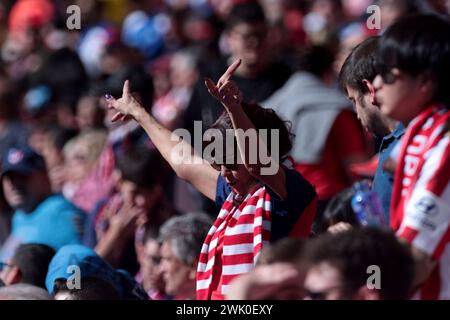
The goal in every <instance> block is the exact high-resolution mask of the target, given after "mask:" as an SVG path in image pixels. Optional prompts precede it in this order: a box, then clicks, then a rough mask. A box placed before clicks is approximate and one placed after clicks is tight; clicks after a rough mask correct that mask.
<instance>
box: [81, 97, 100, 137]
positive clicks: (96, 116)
mask: <svg viewBox="0 0 450 320" xmlns="http://www.w3.org/2000/svg"><path fill="white" fill-rule="evenodd" d="M97 101H98V99H97V98H96V97H94V96H85V97H82V98H81V99H80V101H79V102H78V105H77V115H76V119H77V125H78V128H79V129H80V130H86V129H90V128H94V127H98V126H99V125H100V124H101V123H102V120H103V114H102V112H100V111H101V109H100V108H98V107H97Z"/></svg>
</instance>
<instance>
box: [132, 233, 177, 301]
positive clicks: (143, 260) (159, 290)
mask: <svg viewBox="0 0 450 320" xmlns="http://www.w3.org/2000/svg"><path fill="white" fill-rule="evenodd" d="M136 252H137V254H138V259H139V264H140V267H141V268H140V271H139V273H138V274H137V275H136V281H138V282H139V283H140V284H141V285H142V286H143V287H144V289H145V291H147V293H148V296H149V297H150V299H152V300H171V299H172V298H173V297H172V296H170V295H167V294H166V293H165V292H166V291H165V289H166V288H165V287H166V284H165V281H164V278H163V273H162V272H161V267H160V266H161V244H160V242H159V240H158V228H156V227H153V226H147V227H146V229H145V234H144V237H143V240H142V248H139V247H138V248H137V249H136Z"/></svg>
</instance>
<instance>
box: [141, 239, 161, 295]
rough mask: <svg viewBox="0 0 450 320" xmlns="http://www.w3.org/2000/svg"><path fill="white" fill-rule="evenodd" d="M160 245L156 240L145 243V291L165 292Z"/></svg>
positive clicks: (143, 269) (143, 265)
mask: <svg viewBox="0 0 450 320" xmlns="http://www.w3.org/2000/svg"><path fill="white" fill-rule="evenodd" d="M160 262H161V254H160V245H159V243H158V241H156V240H155V239H150V240H148V241H147V242H146V243H145V246H144V254H143V259H142V275H143V277H144V289H145V290H150V289H158V290H159V291H164V289H165V283H164V279H163V275H162V272H161V268H160Z"/></svg>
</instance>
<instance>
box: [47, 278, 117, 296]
mask: <svg viewBox="0 0 450 320" xmlns="http://www.w3.org/2000/svg"><path fill="white" fill-rule="evenodd" d="M53 295H54V297H55V300H119V294H118V292H117V290H116V289H115V288H114V286H113V285H112V284H111V283H109V282H108V281H105V280H103V279H100V278H92V277H82V278H81V279H80V288H79V289H77V288H74V289H69V288H68V286H67V282H66V281H64V280H57V281H56V284H55V289H54V292H53Z"/></svg>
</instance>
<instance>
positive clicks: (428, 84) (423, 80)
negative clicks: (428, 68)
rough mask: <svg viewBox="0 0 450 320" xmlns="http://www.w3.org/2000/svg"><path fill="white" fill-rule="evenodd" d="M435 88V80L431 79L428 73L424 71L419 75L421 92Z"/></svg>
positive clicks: (427, 91) (431, 90)
mask: <svg viewBox="0 0 450 320" xmlns="http://www.w3.org/2000/svg"><path fill="white" fill-rule="evenodd" d="M435 90H436V81H434V80H433V78H432V76H431V75H430V74H429V73H427V72H426V73H424V74H422V75H421V76H420V91H421V92H422V93H423V94H427V93H429V92H433V93H434V91H435Z"/></svg>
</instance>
